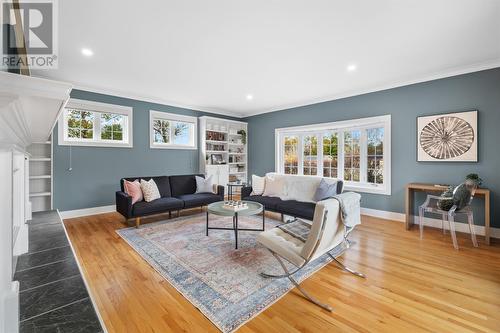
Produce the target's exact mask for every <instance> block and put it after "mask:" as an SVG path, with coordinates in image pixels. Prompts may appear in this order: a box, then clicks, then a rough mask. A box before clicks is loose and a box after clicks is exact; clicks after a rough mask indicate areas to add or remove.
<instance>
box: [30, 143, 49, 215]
mask: <svg viewBox="0 0 500 333" xmlns="http://www.w3.org/2000/svg"><path fill="white" fill-rule="evenodd" d="M28 153H29V154H30V156H31V157H30V159H29V182H30V184H29V198H30V202H31V209H32V211H33V212H39V211H44V210H50V209H52V191H53V186H52V140H49V141H43V142H34V143H32V144H31V145H30V146H29V147H28Z"/></svg>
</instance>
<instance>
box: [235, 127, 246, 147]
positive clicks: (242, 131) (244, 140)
mask: <svg viewBox="0 0 500 333" xmlns="http://www.w3.org/2000/svg"><path fill="white" fill-rule="evenodd" d="M237 133H238V134H240V135H241V142H242V143H243V144H246V143H247V132H246V131H245V130H244V129H240V130H239V131H238V132H237Z"/></svg>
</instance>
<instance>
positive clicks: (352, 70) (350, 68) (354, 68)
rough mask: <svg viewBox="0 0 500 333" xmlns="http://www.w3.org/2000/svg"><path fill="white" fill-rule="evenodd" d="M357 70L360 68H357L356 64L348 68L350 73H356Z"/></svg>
mask: <svg viewBox="0 0 500 333" xmlns="http://www.w3.org/2000/svg"><path fill="white" fill-rule="evenodd" d="M356 69H358V66H356V65H355V64H350V65H349V66H347V71H348V72H354V71H355V70H356Z"/></svg>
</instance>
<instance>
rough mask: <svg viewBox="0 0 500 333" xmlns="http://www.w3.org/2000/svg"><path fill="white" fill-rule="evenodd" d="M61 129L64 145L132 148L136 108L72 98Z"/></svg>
mask: <svg viewBox="0 0 500 333" xmlns="http://www.w3.org/2000/svg"><path fill="white" fill-rule="evenodd" d="M58 128H59V132H58V134H59V136H58V138H59V140H58V141H59V144H60V145H74V146H100V147H132V108H130V107H125V106H121V105H112V104H105V103H97V102H91V101H83V100H76V99H72V100H70V101H69V102H68V104H67V105H66V108H65V109H64V111H63V112H62V114H61V116H60V118H59V127H58Z"/></svg>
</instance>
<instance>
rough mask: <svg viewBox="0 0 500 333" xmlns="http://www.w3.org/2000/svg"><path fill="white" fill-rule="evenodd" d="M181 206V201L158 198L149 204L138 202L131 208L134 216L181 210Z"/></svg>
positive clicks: (182, 204)
mask: <svg viewBox="0 0 500 333" xmlns="http://www.w3.org/2000/svg"><path fill="white" fill-rule="evenodd" d="M183 206H184V203H183V202H182V200H179V199H176V198H160V199H156V200H153V201H150V202H146V201H139V202H137V203H136V204H135V205H134V206H133V207H132V214H133V215H134V216H143V215H150V214H156V213H161V212H168V211H169V210H176V209H181V208H182V207H183Z"/></svg>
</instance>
